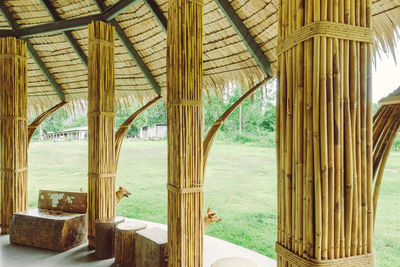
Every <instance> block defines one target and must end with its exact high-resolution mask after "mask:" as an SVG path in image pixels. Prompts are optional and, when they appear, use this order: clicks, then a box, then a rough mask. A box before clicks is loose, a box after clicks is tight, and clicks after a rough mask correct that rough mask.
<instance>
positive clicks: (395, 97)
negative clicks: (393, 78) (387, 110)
mask: <svg viewBox="0 0 400 267" xmlns="http://www.w3.org/2000/svg"><path fill="white" fill-rule="evenodd" d="M379 104H381V105H394V104H400V87H399V88H397V89H396V90H394V91H393V92H392V93H390V94H389V95H388V96H386V97H384V98H382V99H381V100H379Z"/></svg>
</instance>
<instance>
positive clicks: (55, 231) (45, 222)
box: [10, 190, 87, 251]
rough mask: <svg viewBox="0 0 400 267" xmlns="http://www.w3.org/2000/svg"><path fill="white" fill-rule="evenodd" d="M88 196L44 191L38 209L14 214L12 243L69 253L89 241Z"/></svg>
mask: <svg viewBox="0 0 400 267" xmlns="http://www.w3.org/2000/svg"><path fill="white" fill-rule="evenodd" d="M86 209H87V193H73V192H61V191H47V190H41V191H40V192H39V202H38V208H34V209H29V210H26V211H22V212H18V213H15V214H14V215H13V218H12V221H11V226H10V242H11V244H18V245H26V246H32V247H37V248H44V249H49V250H55V251H66V250H69V249H71V248H73V247H76V246H78V245H80V244H83V243H85V242H86V241H87V214H86Z"/></svg>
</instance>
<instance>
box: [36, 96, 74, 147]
mask: <svg viewBox="0 0 400 267" xmlns="http://www.w3.org/2000/svg"><path fill="white" fill-rule="evenodd" d="M67 103H68V102H64V101H63V102H60V103H59V104H57V105H55V106H54V107H52V108H50V109H49V110H46V111H45V112H43V113H42V114H40V115H39V116H38V117H37V118H36V119H35V120H34V121H33V122H31V124H29V126H28V145H29V144H30V143H31V139H32V136H33V134H34V133H35V131H36V129H37V128H38V127H39V126H40V124H41V123H42V122H43V121H44V120H46V119H47V118H48V117H49V116H50V115H51V114H53V113H54V112H56V111H57V110H58V109H59V108H61V107H63V106H64V105H66V104H67Z"/></svg>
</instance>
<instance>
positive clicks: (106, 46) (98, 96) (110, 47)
mask: <svg viewBox="0 0 400 267" xmlns="http://www.w3.org/2000/svg"><path fill="white" fill-rule="evenodd" d="M114 40H115V36H114V28H113V27H112V26H111V25H109V24H107V23H105V22H102V21H94V22H92V23H91V24H90V25H89V57H88V60H89V62H88V86H89V87H88V100H89V101H88V127H89V144H88V147H89V153H88V156H89V174H88V176H89V179H88V180H89V186H88V188H89V218H88V220H89V246H90V247H93V248H94V247H95V246H96V244H95V240H96V239H95V237H96V232H95V220H96V219H99V220H100V221H107V220H112V219H113V218H114V216H115V163H114V162H115V136H114V124H115V113H114V93H115V79H114Z"/></svg>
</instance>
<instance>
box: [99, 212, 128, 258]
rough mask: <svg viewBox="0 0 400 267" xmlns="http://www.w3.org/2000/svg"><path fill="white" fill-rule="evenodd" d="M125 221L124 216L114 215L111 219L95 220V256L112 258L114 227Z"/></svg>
mask: <svg viewBox="0 0 400 267" xmlns="http://www.w3.org/2000/svg"><path fill="white" fill-rule="evenodd" d="M124 221H125V218H124V217H120V216H116V217H114V219H113V220H109V221H102V220H99V219H97V220H96V221H95V228H96V252H95V254H96V257H97V258H99V259H111V258H114V237H115V227H116V226H117V225H118V224H120V223H123V222H124Z"/></svg>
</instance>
